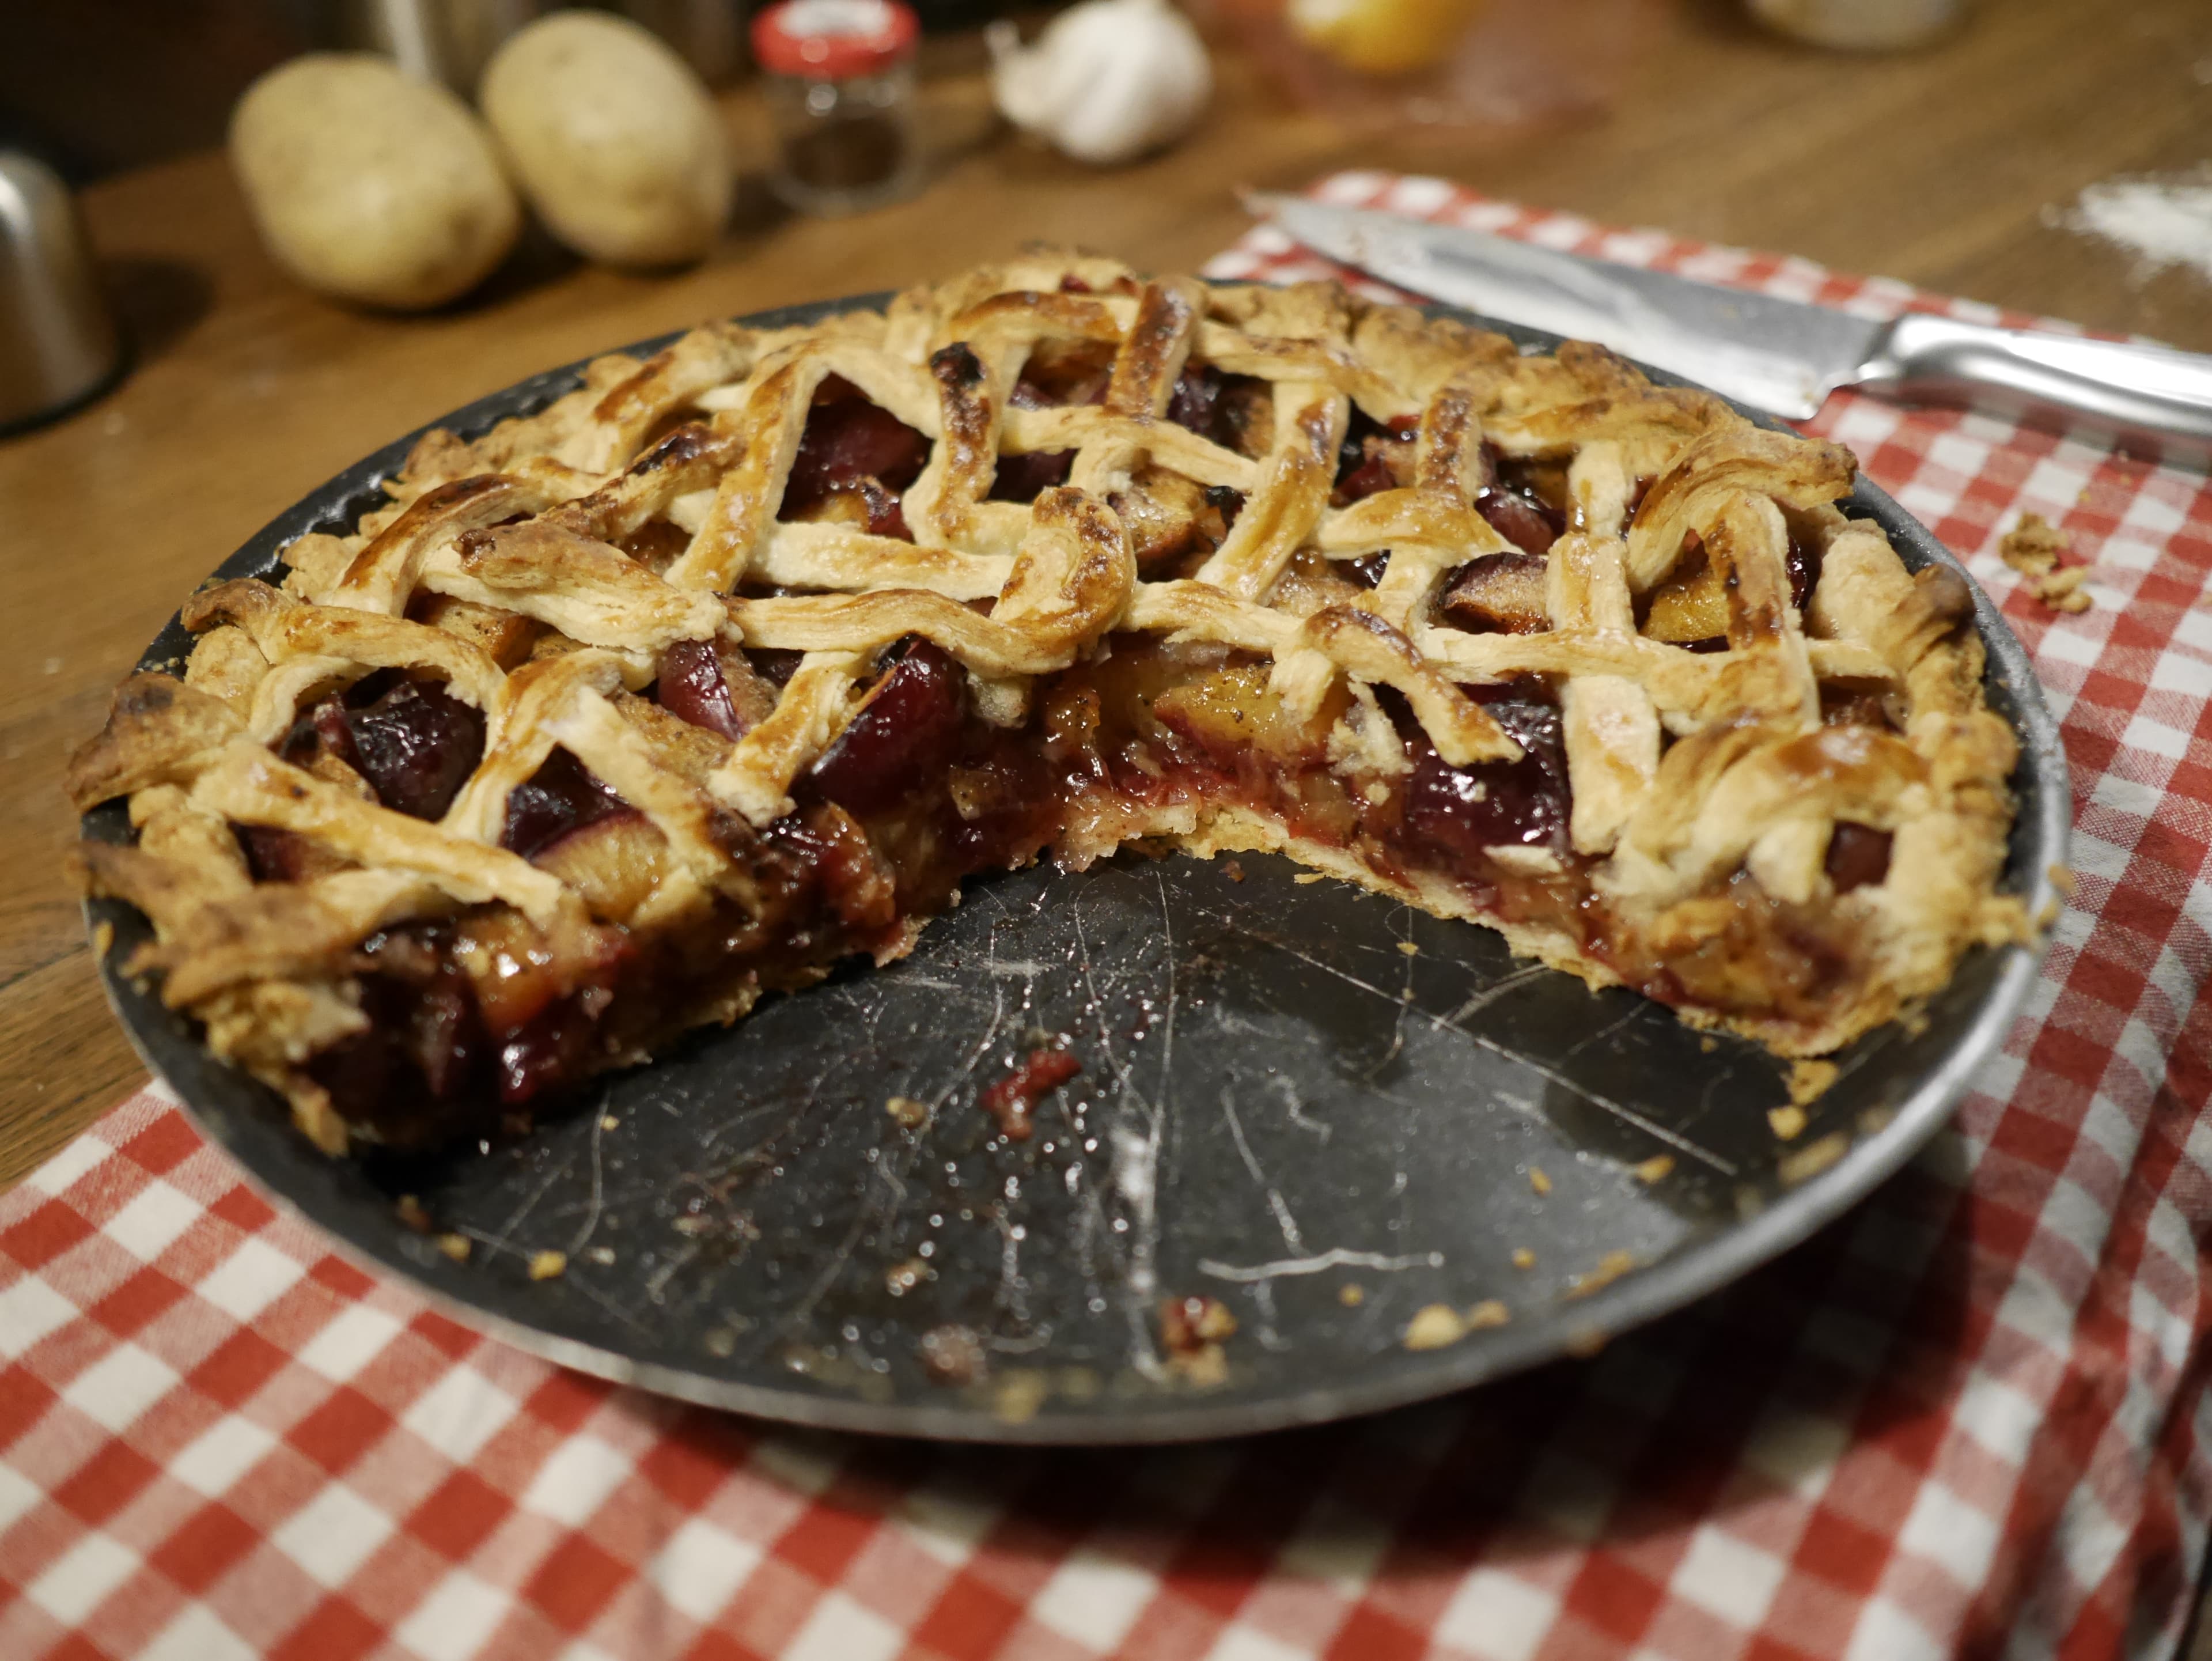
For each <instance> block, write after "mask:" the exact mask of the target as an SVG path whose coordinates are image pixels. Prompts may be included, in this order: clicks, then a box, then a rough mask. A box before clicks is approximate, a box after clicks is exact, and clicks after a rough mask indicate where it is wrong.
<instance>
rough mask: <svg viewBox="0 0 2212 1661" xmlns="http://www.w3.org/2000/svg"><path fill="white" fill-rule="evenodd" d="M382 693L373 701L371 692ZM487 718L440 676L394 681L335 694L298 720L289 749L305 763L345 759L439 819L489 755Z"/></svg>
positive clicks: (382, 789)
mask: <svg viewBox="0 0 2212 1661" xmlns="http://www.w3.org/2000/svg"><path fill="white" fill-rule="evenodd" d="M364 690H366V691H369V692H373V693H374V697H371V698H368V700H367V701H365V702H362V701H357V700H360V699H361V698H362V693H363V691H364ZM483 740H484V723H483V715H481V714H479V713H478V712H477V710H475V709H471V707H470V706H469V705H467V704H465V703H462V702H461V701H460V700H459V698H457V697H453V694H452V693H450V692H448V691H447V690H446V689H445V688H444V687H443V686H442V685H440V684H438V683H436V682H435V681H416V680H404V679H392V680H391V681H389V682H388V683H386V684H383V685H382V688H381V690H380V691H379V690H378V689H377V687H376V686H374V685H370V686H368V687H366V689H364V687H363V686H360V685H357V686H356V688H355V689H354V690H353V691H351V692H350V693H349V694H348V695H347V697H343V698H341V697H328V698H325V699H324V700H323V701H322V702H321V703H318V704H317V705H316V706H315V707H314V708H313V709H310V710H308V711H307V713H306V714H305V715H302V716H301V718H300V720H299V721H295V723H294V724H293V727H292V730H291V732H290V733H288V734H287V735H286V737H285V739H284V743H283V748H282V751H281V753H282V754H283V757H284V759H285V760H287V761H289V762H291V763H293V764H295V765H296V766H301V767H304V766H306V765H307V764H309V763H311V762H312V761H313V760H314V758H315V757H316V755H317V754H318V753H319V754H322V755H326V756H331V757H336V758H337V760H339V761H342V762H343V763H344V764H346V765H347V766H349V767H350V768H352V769H353V770H354V771H356V773H358V774H360V775H361V776H362V778H364V779H366V780H367V781H368V786H369V788H371V789H372V790H374V791H375V792H376V799H377V800H379V801H380V802H381V803H382V804H383V805H384V806H386V807H389V808H391V809H392V810H393V811H394V812H400V813H405V814H408V815H410V817H412V818H418V819H435V818H438V817H440V816H441V814H443V813H444V812H445V811H446V810H447V808H448V807H450V806H453V798H454V797H455V796H457V795H459V794H460V791H461V787H462V786H463V785H465V784H466V783H467V782H469V775H470V774H471V773H473V772H475V771H476V769H477V763H478V762H479V761H481V760H483Z"/></svg>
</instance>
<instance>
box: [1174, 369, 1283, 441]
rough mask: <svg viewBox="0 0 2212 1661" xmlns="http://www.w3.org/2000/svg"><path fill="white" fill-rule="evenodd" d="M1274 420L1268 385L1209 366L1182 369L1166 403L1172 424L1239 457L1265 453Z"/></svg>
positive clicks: (1270, 391) (1255, 378)
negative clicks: (1231, 451) (1186, 429)
mask: <svg viewBox="0 0 2212 1661" xmlns="http://www.w3.org/2000/svg"><path fill="white" fill-rule="evenodd" d="M1274 416H1275V394H1274V389H1273V387H1272V386H1269V384H1268V383H1267V382H1266V381H1264V380H1260V379H1259V378H1258V377H1257V376H1255V375H1243V374H1227V373H1226V372H1225V371H1223V370H1220V369H1217V368H1214V367H1213V366H1212V364H1211V363H1193V364H1188V365H1186V366H1185V367H1184V368H1183V372H1182V374H1180V375H1178V376H1177V377H1176V386H1175V394H1174V396H1173V397H1171V398H1170V399H1168V410H1167V417H1168V419H1169V420H1170V421H1172V422H1173V423H1175V424H1176V426H1178V427H1184V428H1188V429H1189V430H1190V431H1192V432H1194V433H1196V434H1197V435H1199V436H1200V438H1203V439H1206V440H1209V441H1212V442H1213V443H1215V444H1218V445H1219V446H1220V447H1222V448H1223V449H1225V450H1234V451H1236V452H1237V453H1238V454H1239V455H1260V454H1264V453H1266V451H1267V440H1268V436H1269V434H1270V432H1271V430H1272V429H1273V424H1274Z"/></svg>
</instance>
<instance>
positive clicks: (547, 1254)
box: [530, 1251, 568, 1281]
mask: <svg viewBox="0 0 2212 1661" xmlns="http://www.w3.org/2000/svg"><path fill="white" fill-rule="evenodd" d="M567 1273H568V1253H567V1252H565V1251H541V1252H538V1253H537V1254H536V1255H535V1256H532V1258H531V1260H530V1278H531V1279H532V1280H533V1281H551V1280H556V1279H557V1278H559V1277H560V1276H561V1275H566V1274H567Z"/></svg>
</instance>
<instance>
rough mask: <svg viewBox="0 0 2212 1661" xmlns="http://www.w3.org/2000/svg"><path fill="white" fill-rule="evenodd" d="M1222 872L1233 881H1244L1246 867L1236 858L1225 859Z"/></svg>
mask: <svg viewBox="0 0 2212 1661" xmlns="http://www.w3.org/2000/svg"><path fill="white" fill-rule="evenodd" d="M1221 874H1222V875H1223V876H1225V877H1226V878H1228V879H1229V880H1230V881H1231V882H1242V881H1243V880H1244V867H1243V866H1241V865H1239V864H1238V863H1237V861H1235V860H1224V861H1222V862H1221Z"/></svg>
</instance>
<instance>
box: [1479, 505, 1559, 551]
mask: <svg viewBox="0 0 2212 1661" xmlns="http://www.w3.org/2000/svg"><path fill="white" fill-rule="evenodd" d="M1474 511H1475V512H1477V513H1478V514H1481V515H1482V516H1483V518H1485V519H1486V520H1489V521H1490V528H1491V529H1492V530H1493V531H1495V532H1498V535H1500V536H1502V537H1504V538H1505V539H1506V540H1507V541H1508V542H1510V543H1511V544H1512V545H1514V546H1515V547H1516V548H1518V549H1519V550H1520V551H1522V553H1524V554H1537V555H1541V554H1545V553H1547V552H1549V551H1550V550H1551V546H1552V544H1553V542H1554V541H1556V540H1557V539H1558V538H1559V530H1558V528H1557V527H1555V526H1553V522H1552V520H1551V518H1550V517H1549V516H1548V515H1547V514H1546V513H1545V512H1544V510H1543V509H1542V508H1539V507H1537V506H1536V505H1535V504H1534V502H1530V501H1528V498H1527V497H1525V496H1517V495H1516V494H1515V493H1514V492H1513V491H1511V490H1485V491H1484V492H1483V493H1482V494H1481V495H1480V496H1477V497H1476V498H1475V502H1474Z"/></svg>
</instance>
